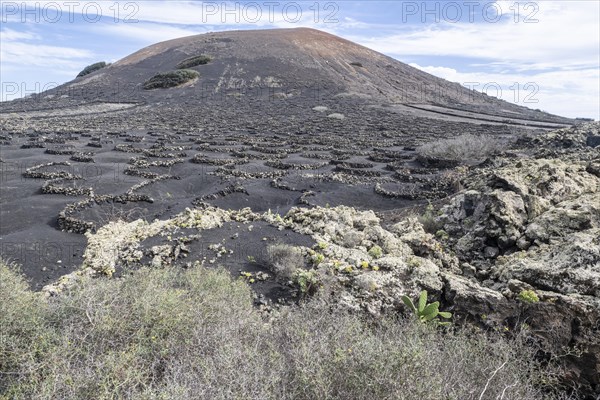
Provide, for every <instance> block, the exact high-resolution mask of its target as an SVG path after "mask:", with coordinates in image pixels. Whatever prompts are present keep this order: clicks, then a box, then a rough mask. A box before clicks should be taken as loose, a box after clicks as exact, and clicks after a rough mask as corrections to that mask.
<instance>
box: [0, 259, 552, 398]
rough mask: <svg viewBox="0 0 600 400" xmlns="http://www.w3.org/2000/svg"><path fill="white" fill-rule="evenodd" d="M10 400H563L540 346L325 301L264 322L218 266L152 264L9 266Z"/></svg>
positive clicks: (5, 383)
mask: <svg viewBox="0 0 600 400" xmlns="http://www.w3.org/2000/svg"><path fill="white" fill-rule="evenodd" d="M0 329H1V331H0V337H1V339H2V340H1V341H0V398H1V399H28V400H29V399H177V400H182V399H210V400H217V399H277V400H280V399H300V400H301V399H307V400H309V399H310V400H314V399H356V400H360V399H365V400H366V399H407V400H408V399H460V400H469V399H505V400H508V399H518V400H527V399H531V400H533V399H535V400H540V399H544V398H557V397H556V396H554V397H552V396H550V395H546V394H544V393H543V392H541V386H540V385H542V384H544V382H546V383H547V382H552V376H553V375H552V371H549V370H542V369H541V368H540V367H539V366H538V365H537V364H535V362H533V361H532V360H533V357H532V354H531V351H529V350H527V348H526V347H524V346H523V345H522V344H521V343H520V342H508V341H506V340H503V339H499V338H490V337H487V336H485V335H483V334H473V333H469V332H466V331H461V330H456V331H452V330H447V331H442V330H440V329H436V328H435V327H432V326H427V325H424V324H420V323H417V322H415V321H413V320H394V319H384V320H380V321H374V320H371V319H363V318H362V317H360V316H358V315H352V314H348V313H344V312H341V311H335V310H331V309H330V307H329V306H328V305H327V304H326V303H321V302H319V301H316V300H315V301H313V302H311V303H308V304H307V305H304V306H301V307H297V308H290V309H285V310H283V311H282V312H281V313H280V314H279V315H278V316H277V317H276V318H274V320H273V321H271V322H265V321H264V320H263V319H262V318H261V315H260V314H259V312H258V311H257V310H256V309H255V308H253V306H252V296H251V292H250V290H249V288H248V287H247V286H246V285H245V284H244V283H242V282H240V281H232V280H231V278H230V276H229V275H228V274H227V273H226V272H224V271H219V270H208V269H204V268H196V269H189V270H178V269H153V270H151V269H141V270H138V271H136V272H133V273H132V274H131V275H127V276H125V277H123V278H120V279H95V280H89V281H84V282H83V283H82V284H81V285H80V286H79V287H77V288H74V289H72V290H71V291H70V292H69V293H66V294H64V295H62V296H61V297H59V298H52V299H50V300H45V299H43V298H42V297H41V295H38V294H37V293H32V292H31V291H30V290H29V289H28V288H27V285H26V284H25V282H24V281H23V279H22V278H21V277H20V276H19V274H18V273H16V272H15V271H13V270H12V269H11V268H9V267H7V266H5V265H0Z"/></svg>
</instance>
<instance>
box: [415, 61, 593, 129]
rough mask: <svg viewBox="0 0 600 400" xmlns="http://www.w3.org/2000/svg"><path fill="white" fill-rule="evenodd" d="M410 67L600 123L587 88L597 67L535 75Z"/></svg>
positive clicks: (551, 111) (590, 92)
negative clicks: (498, 89)
mask: <svg viewBox="0 0 600 400" xmlns="http://www.w3.org/2000/svg"><path fill="white" fill-rule="evenodd" d="M411 65H412V66H413V67H416V68H419V69H421V70H423V71H425V72H428V73H430V74H432V75H436V76H439V77H440V78H444V79H447V80H449V81H452V82H458V83H460V84H462V85H465V86H470V87H474V88H475V89H476V90H479V91H483V89H484V88H486V87H487V89H488V90H487V93H488V94H490V95H496V94H497V93H498V94H499V95H500V96H498V97H501V98H502V99H503V100H506V101H510V102H512V103H516V104H519V105H522V106H525V107H529V108H534V109H535V108H539V109H542V110H544V111H547V112H549V113H552V114H558V115H562V116H566V117H571V118H577V117H588V118H595V119H598V120H600V96H599V95H598V90H599V87H598V85H596V86H590V82H600V72H599V70H598V69H597V68H590V69H582V70H575V71H549V72H539V73H536V74H534V75H531V74H519V73H504V74H498V73H485V72H474V73H471V72H460V71H457V70H456V69H453V68H447V67H439V66H420V65H418V64H411ZM475 83H476V84H477V85H476V84H475ZM486 85H487V86H486ZM497 85H499V86H500V88H501V92H498V91H497V90H496V87H497Z"/></svg>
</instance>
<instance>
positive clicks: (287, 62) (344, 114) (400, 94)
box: [0, 29, 573, 287]
mask: <svg viewBox="0 0 600 400" xmlns="http://www.w3.org/2000/svg"><path fill="white" fill-rule="evenodd" d="M197 55H207V56H209V57H210V59H211V61H210V62H209V63H207V64H205V65H199V66H196V67H192V69H194V70H195V71H197V72H198V73H199V78H198V79H196V80H194V81H192V82H189V83H186V84H183V85H181V86H179V87H174V88H169V89H155V90H144V89H143V84H144V82H146V81H147V80H148V79H150V78H151V77H153V76H154V75H156V74H158V73H161V72H167V71H171V70H174V69H175V68H176V67H177V65H178V64H179V63H181V62H182V61H184V60H186V59H188V58H190V57H194V56H197ZM1 107H2V109H1V114H0V115H1V121H0V128H1V129H2V132H1V133H0V142H1V143H2V148H1V149H2V150H1V153H0V161H1V162H0V167H1V168H2V179H1V182H0V185H1V189H2V190H1V192H0V205H1V209H0V217H1V222H2V224H1V227H0V240H1V245H2V254H3V256H5V257H8V258H11V259H14V260H16V261H18V262H20V263H21V264H22V265H23V270H24V272H25V273H26V274H27V275H28V276H30V277H31V278H32V279H33V283H34V285H35V286H37V287H39V286H40V285H42V284H44V283H47V282H49V281H52V280H54V279H56V278H57V277H59V276H60V275H62V274H64V273H66V272H69V271H71V270H73V269H75V268H77V266H78V265H79V264H80V260H81V258H80V257H81V254H82V251H83V249H84V246H85V242H86V239H85V237H84V236H83V235H82V233H84V232H86V231H94V230H95V229H96V228H97V227H98V226H100V225H102V224H103V223H106V222H108V221H110V220H114V219H117V218H122V219H136V218H145V219H148V220H152V219H155V218H168V217H170V216H171V215H173V214H175V213H178V212H181V211H182V210H183V209H185V208H186V207H193V206H197V205H201V204H203V203H209V204H212V205H215V206H218V207H221V208H232V209H239V208H243V207H251V208H253V209H254V210H255V211H266V210H268V209H272V210H273V211H278V212H281V213H284V212H286V211H287V210H289V209H290V208H291V207H293V206H296V205H309V206H310V205H321V206H325V205H326V204H330V205H332V206H335V205H339V204H344V205H349V206H354V207H358V208H369V209H373V210H375V211H378V212H386V211H390V210H398V209H402V208H404V207H406V206H410V205H413V204H423V203H424V202H426V201H427V200H428V199H439V198H441V197H443V196H445V195H446V194H447V193H448V192H449V191H451V190H452V188H451V185H449V181H448V180H447V179H446V178H447V177H448V176H449V175H448V173H447V172H448V171H438V170H436V169H431V168H425V167H424V166H422V165H419V163H418V162H417V161H416V160H415V152H414V149H415V148H416V147H417V146H419V145H420V144H423V143H426V142H430V141H434V140H438V139H440V138H443V137H448V136H455V135H460V134H463V133H474V134H482V133H486V134H490V135H497V136H502V137H507V138H508V137H514V136H516V135H519V134H522V133H525V132H527V133H528V134H531V133H535V131H536V130H537V129H550V128H555V127H561V126H565V125H570V124H572V123H573V121H572V120H569V119H565V118H561V117H558V116H553V115H549V114H546V113H542V112H537V111H533V110H530V109H527V108H524V107H520V106H516V105H512V104H509V103H507V102H504V101H501V100H498V99H495V98H491V97H488V96H485V95H482V94H478V93H474V92H471V91H468V90H466V89H464V88H462V87H460V85H458V84H454V83H450V82H447V81H445V80H442V79H439V78H435V77H433V76H431V75H429V74H426V73H424V72H421V71H419V70H416V69H414V68H412V67H410V66H408V65H406V64H403V63H401V62H399V61H396V60H394V59H391V58H389V57H386V56H384V55H382V54H379V53H377V52H374V51H372V50H369V49H367V48H365V47H362V46H359V45H357V44H354V43H351V42H349V41H346V40H343V39H340V38H338V37H335V36H332V35H329V34H327V33H323V32H319V31H315V30H311V29H292V30H268V31H246V32H241V31H240V32H222V33H211V34H205V35H198V36H192V37H186V38H182V39H177V40H172V41H168V42H163V43H159V44H156V45H153V46H150V47H148V48H145V49H143V50H140V51H139V52H137V53H134V54H132V55H130V56H128V57H126V58H124V59H122V60H120V61H118V62H117V63H115V64H113V65H111V66H109V67H106V68H103V69H100V70H98V71H95V72H93V73H91V74H89V75H86V76H84V77H82V78H77V79H75V80H73V81H71V82H69V83H67V84H65V85H63V86H61V87H59V88H57V89H54V90H51V91H48V92H45V93H42V94H40V95H38V96H34V97H30V98H27V99H22V100H16V101H12V102H8V103H2V105H1ZM259 228H260V227H259ZM219 232H220V233H218V232H217V233H215V235H216V236H215V237H212V238H210V240H211V241H212V240H214V241H215V242H218V241H219V240H221V238H220V237H217V236H219V235H222V236H223V237H225V236H227V235H231V233H230V232H226V231H225V230H223V231H222V232H221V231H219ZM257 235H259V234H257ZM264 235H265V236H269V235H271V236H277V232H267V230H266V228H265V233H264ZM257 237H258V240H257V245H259V244H260V243H262V241H261V239H262V236H260V237H259V236H257ZM269 237H270V236H269ZM207 240H208V239H207ZM248 240H250V239H248ZM278 240H286V239H285V238H280V239H278ZM287 240H292V239H291V238H288V239H287ZM294 240H301V239H294ZM200 256H201V255H200ZM241 259H243V258H241ZM234 272H235V271H234Z"/></svg>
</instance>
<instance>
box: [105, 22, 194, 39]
mask: <svg viewBox="0 0 600 400" xmlns="http://www.w3.org/2000/svg"><path fill="white" fill-rule="evenodd" d="M98 28H99V29H98V31H99V33H100V34H101V35H103V36H104V35H114V36H118V37H121V38H127V39H128V40H131V39H133V40H136V41H140V42H144V43H147V44H154V43H157V42H162V41H165V40H170V39H176V38H180V37H183V36H192V35H198V34H200V33H205V32H206V30H193V29H183V28H178V27H173V26H169V25H163V24H151V23H137V24H114V25H113V24H111V25H101V26H98Z"/></svg>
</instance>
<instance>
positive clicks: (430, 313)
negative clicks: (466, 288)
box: [402, 290, 452, 325]
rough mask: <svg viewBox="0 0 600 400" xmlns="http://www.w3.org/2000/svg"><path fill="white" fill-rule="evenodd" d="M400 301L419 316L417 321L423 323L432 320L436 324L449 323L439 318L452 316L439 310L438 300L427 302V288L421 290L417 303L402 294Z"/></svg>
mask: <svg viewBox="0 0 600 400" xmlns="http://www.w3.org/2000/svg"><path fill="white" fill-rule="evenodd" d="M402 301H403V302H404V304H406V306H407V307H408V308H409V309H410V310H411V311H412V312H413V313H414V314H415V315H416V316H417V318H419V321H421V322H423V323H425V322H434V323H437V324H438V325H450V322H449V321H440V319H439V318H440V317H441V318H445V319H449V318H452V313H449V312H446V311H440V302H439V301H436V302H433V303H429V304H427V290H423V291H422V292H421V294H420V295H419V302H418V304H417V305H415V304H414V303H413V301H412V300H411V299H410V298H409V297H408V296H402Z"/></svg>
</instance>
